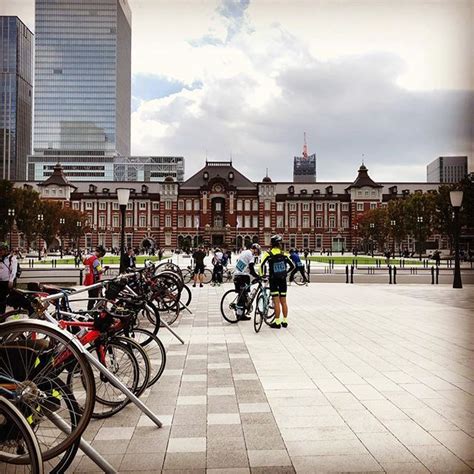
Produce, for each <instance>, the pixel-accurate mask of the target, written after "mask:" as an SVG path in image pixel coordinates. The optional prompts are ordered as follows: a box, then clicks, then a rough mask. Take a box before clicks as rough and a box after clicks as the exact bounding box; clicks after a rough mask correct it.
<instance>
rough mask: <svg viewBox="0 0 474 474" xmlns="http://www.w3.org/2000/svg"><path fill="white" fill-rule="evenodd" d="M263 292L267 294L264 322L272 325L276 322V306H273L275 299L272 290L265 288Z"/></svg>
mask: <svg viewBox="0 0 474 474" xmlns="http://www.w3.org/2000/svg"><path fill="white" fill-rule="evenodd" d="M262 291H264V292H265V299H266V304H267V312H266V315H265V317H264V318H263V320H264V321H265V324H268V325H270V324H272V323H273V321H274V320H275V306H274V304H273V298H272V296H271V294H270V288H268V287H264V288H263V289H262Z"/></svg>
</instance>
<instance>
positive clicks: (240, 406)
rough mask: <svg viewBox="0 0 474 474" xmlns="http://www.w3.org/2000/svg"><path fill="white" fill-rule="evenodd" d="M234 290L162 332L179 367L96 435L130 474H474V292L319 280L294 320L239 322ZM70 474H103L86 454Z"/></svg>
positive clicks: (196, 298)
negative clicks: (278, 325)
mask: <svg viewBox="0 0 474 474" xmlns="http://www.w3.org/2000/svg"><path fill="white" fill-rule="evenodd" d="M228 287H229V285H223V286H222V287H217V288H216V287H209V286H206V287H204V288H202V289H201V288H196V289H193V302H192V304H191V309H192V311H193V314H192V315H189V314H184V315H183V316H182V317H181V318H180V321H179V322H178V323H175V326H176V330H177V332H178V333H179V334H180V336H181V337H183V338H184V340H185V341H186V344H185V345H181V344H179V343H178V341H177V340H176V339H174V338H173V337H172V336H171V335H170V333H167V332H166V331H165V330H163V329H162V330H161V331H160V336H161V337H162V340H163V342H164V343H165V346H166V348H167V357H168V364H167V367H166V370H165V372H164V374H163V377H162V379H161V380H160V381H159V382H158V383H157V384H156V385H155V386H154V387H153V388H152V389H151V390H148V391H147V392H146V393H145V394H144V395H143V396H142V400H143V401H144V402H145V403H146V404H147V405H148V406H149V407H150V408H151V409H152V410H154V411H155V413H156V414H157V415H158V416H159V418H160V419H161V420H162V421H163V424H164V426H163V428H161V429H157V428H156V427H155V426H153V423H151V422H150V420H148V418H147V417H146V416H144V415H142V414H141V413H139V411H138V410H137V409H136V408H135V407H133V406H128V407H126V408H125V409H124V410H123V411H122V412H121V413H120V414H118V415H116V416H115V417H113V418H111V419H107V420H94V421H92V422H91V425H90V427H89V429H88V431H87V433H86V438H87V439H89V440H91V441H92V444H93V446H94V447H95V448H96V449H97V450H98V451H99V452H101V453H103V454H104V456H105V457H106V458H107V460H108V461H109V462H111V463H112V465H113V466H114V467H115V468H116V469H117V470H118V471H119V472H124V473H125V472H140V473H145V472H160V471H161V472H170V473H172V472H196V473H198V472H202V473H204V472H209V473H220V472H222V473H250V472H251V473H272V474H273V473H280V472H281V473H293V472H430V471H431V472H473V470H474V438H473V436H474V353H473V350H474V313H473V311H472V309H473V308H474V288H471V287H466V288H464V289H463V290H461V292H459V290H453V289H452V288H449V287H445V286H440V287H432V286H430V285H410V286H403V285H397V286H388V285H374V284H371V285H344V284H324V285H323V284H311V285H310V286H308V287H291V288H290V289H289V306H290V315H289V327H288V328H287V329H281V330H271V329H270V328H268V327H266V326H265V325H264V327H263V328H262V330H261V332H260V333H259V334H255V332H254V330H253V325H252V322H251V321H249V322H242V323H239V324H235V325H230V324H228V323H226V322H225V321H223V320H222V318H221V317H220V312H219V311H220V310H219V303H220V298H221V295H222V294H223V293H224V291H226V290H227V289H228ZM70 472H100V471H99V470H98V468H97V467H96V466H95V465H94V464H93V463H92V462H91V461H90V460H88V459H87V458H86V457H85V456H83V455H81V454H80V453H79V455H78V456H77V458H76V460H75V462H74V465H73V467H72V468H71V469H70Z"/></svg>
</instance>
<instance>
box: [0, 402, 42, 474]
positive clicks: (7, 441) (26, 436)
mask: <svg viewBox="0 0 474 474" xmlns="http://www.w3.org/2000/svg"><path fill="white" fill-rule="evenodd" d="M0 463H5V464H9V465H10V466H11V468H10V467H6V469H5V470H3V469H2V472H7V473H8V472H30V473H32V474H43V459H42V456H41V450H40V447H39V444H38V440H37V438H36V436H35V434H34V432H33V430H32V428H31V427H30V425H29V424H28V422H27V421H26V419H25V417H24V415H23V414H22V413H21V412H20V411H19V410H18V409H17V408H16V407H15V405H14V404H13V403H11V402H10V401H9V400H7V399H6V398H4V397H1V396H0ZM18 464H22V467H23V469H21V468H20V467H19V466H17V465H18Z"/></svg>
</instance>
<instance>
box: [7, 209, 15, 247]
mask: <svg viewBox="0 0 474 474" xmlns="http://www.w3.org/2000/svg"><path fill="white" fill-rule="evenodd" d="M14 220H15V209H8V224H9V231H10V232H9V233H10V240H9V241H8V244H9V246H10V250H11V248H12V227H13V221H14Z"/></svg>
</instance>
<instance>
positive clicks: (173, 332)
mask: <svg viewBox="0 0 474 474" xmlns="http://www.w3.org/2000/svg"><path fill="white" fill-rule="evenodd" d="M125 288H126V289H127V290H128V291H129V292H130V293H131V294H132V295H133V296H138V295H137V293H135V292H134V291H133V290H132V289H131V288H130V287H129V286H128V285H126V286H125ZM145 306H146V309H147V310H148V311H153V308H152V307H151V306H149V305H148V304H145ZM183 306H185V305H183ZM188 311H189V310H188ZM190 312H191V311H190ZM191 314H192V313H191ZM160 324H163V326H164V327H165V328H166V329H168V331H169V332H170V333H171V334H173V336H174V337H175V338H176V339H178V341H179V342H181V344H185V342H184V341H183V339H181V338H180V337H179V336H178V334H176V332H175V331H173V329H171V327H170V325H169V324H168V323H167V322H166V321H161V320H160Z"/></svg>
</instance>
